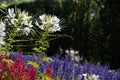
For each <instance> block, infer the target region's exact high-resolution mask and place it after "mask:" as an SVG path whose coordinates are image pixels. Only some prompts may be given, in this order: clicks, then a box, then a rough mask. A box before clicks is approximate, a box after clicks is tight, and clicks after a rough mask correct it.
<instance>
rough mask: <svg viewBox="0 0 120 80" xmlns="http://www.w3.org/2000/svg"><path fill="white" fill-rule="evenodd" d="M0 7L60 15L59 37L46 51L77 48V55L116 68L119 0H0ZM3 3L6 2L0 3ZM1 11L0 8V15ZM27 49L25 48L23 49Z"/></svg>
mask: <svg viewBox="0 0 120 80" xmlns="http://www.w3.org/2000/svg"><path fill="white" fill-rule="evenodd" d="M0 2H1V3H0V4H1V5H0V8H1V9H3V8H4V9H5V8H8V7H15V6H17V7H18V8H21V9H22V10H27V11H29V12H30V13H31V14H32V15H34V16H36V15H38V14H43V13H46V14H53V15H57V16H58V17H59V18H61V19H62V22H63V23H62V24H63V27H64V28H63V30H62V31H61V32H60V33H61V34H68V35H71V36H72V37H73V40H72V39H70V38H67V37H61V38H58V39H55V40H53V41H50V48H49V49H48V52H47V54H48V55H53V53H57V52H58V51H59V49H60V48H62V49H63V50H65V49H69V48H73V49H75V50H78V51H79V52H80V53H79V54H80V56H84V58H85V59H87V60H88V61H91V62H93V63H97V62H100V63H102V64H110V66H111V68H114V69H116V68H120V58H119V57H120V56H119V53H120V41H119V40H120V37H119V36H120V10H119V7H120V6H119V4H120V2H119V1H117V0H20V1H19V0H6V2H5V0H0ZM3 3H4V4H7V6H3ZM36 13H37V14H36ZM1 16H3V14H2V13H1V12H0V17H1ZM25 51H28V50H25Z"/></svg>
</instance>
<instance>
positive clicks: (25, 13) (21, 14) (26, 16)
mask: <svg viewBox="0 0 120 80" xmlns="http://www.w3.org/2000/svg"><path fill="white" fill-rule="evenodd" d="M19 16H21V17H22V19H23V21H24V20H30V19H31V18H32V16H29V15H28V12H25V11H23V12H21V13H20V14H19Z"/></svg>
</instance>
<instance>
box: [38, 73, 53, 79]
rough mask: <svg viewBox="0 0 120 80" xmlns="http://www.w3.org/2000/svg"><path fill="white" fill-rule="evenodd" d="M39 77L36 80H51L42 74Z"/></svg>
mask: <svg viewBox="0 0 120 80" xmlns="http://www.w3.org/2000/svg"><path fill="white" fill-rule="evenodd" d="M40 77H41V78H38V79H37V80H52V79H51V78H50V77H49V76H47V75H45V74H44V73H40Z"/></svg>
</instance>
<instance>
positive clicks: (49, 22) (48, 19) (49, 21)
mask: <svg viewBox="0 0 120 80" xmlns="http://www.w3.org/2000/svg"><path fill="white" fill-rule="evenodd" d="M39 19H40V20H41V23H42V24H39V23H38V22H37V21H36V23H35V24H36V25H37V26H39V28H40V29H42V30H45V28H49V29H48V31H49V32H56V31H60V30H61V27H60V25H59V23H60V19H59V18H57V16H51V15H46V14H43V15H41V16H39Z"/></svg>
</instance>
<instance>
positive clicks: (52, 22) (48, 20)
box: [33, 14, 61, 54]
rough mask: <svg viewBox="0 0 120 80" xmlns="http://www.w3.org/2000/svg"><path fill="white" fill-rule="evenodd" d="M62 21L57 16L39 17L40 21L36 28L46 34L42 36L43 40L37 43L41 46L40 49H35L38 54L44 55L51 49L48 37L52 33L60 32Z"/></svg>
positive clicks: (44, 15) (40, 39)
mask: <svg viewBox="0 0 120 80" xmlns="http://www.w3.org/2000/svg"><path fill="white" fill-rule="evenodd" d="M59 23H60V20H59V19H58V18H57V16H51V15H46V14H43V15H41V16H39V19H38V21H36V23H35V24H36V26H37V27H38V28H40V29H41V30H43V31H44V32H43V33H42V35H41V38H39V39H38V41H36V42H35V43H36V45H39V46H38V47H35V48H33V50H35V51H36V52H39V53H42V54H44V53H45V52H46V50H47V48H48V47H49V43H48V40H47V38H48V36H49V34H50V33H54V32H56V31H60V30H61V27H60V26H59Z"/></svg>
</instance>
